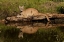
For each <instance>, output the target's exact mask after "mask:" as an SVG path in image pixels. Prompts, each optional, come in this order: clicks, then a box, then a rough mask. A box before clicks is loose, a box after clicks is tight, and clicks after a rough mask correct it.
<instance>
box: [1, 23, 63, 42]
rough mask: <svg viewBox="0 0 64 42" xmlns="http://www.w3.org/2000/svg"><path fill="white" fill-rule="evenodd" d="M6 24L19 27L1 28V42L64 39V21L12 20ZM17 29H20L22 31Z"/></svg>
mask: <svg viewBox="0 0 64 42" xmlns="http://www.w3.org/2000/svg"><path fill="white" fill-rule="evenodd" d="M6 25H7V26H13V27H17V28H15V29H14V28H12V29H4V30H1V33H0V34H1V35H0V42H63V41H64V23H61V22H59V23H57V22H47V23H46V22H21V23H14V22H12V23H8V24H6ZM17 29H20V31H19V30H17ZM18 37H19V38H18Z"/></svg>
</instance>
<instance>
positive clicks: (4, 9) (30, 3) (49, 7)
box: [0, 0, 64, 19]
mask: <svg viewBox="0 0 64 42" xmlns="http://www.w3.org/2000/svg"><path fill="white" fill-rule="evenodd" d="M61 2H62V5H64V0H62V1H61V0H57V1H56V0H0V19H1V18H6V16H12V15H17V14H18V13H20V10H19V8H18V6H19V5H21V6H22V5H24V6H25V8H30V7H32V8H36V9H37V10H38V11H39V12H42V13H59V11H60V10H64V9H59V10H57V9H58V8H57V7H58V6H59V8H60V7H61V6H60V5H59V4H60V3H61ZM60 13H61V12H60Z"/></svg>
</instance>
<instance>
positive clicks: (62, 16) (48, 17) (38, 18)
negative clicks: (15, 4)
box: [7, 14, 64, 21]
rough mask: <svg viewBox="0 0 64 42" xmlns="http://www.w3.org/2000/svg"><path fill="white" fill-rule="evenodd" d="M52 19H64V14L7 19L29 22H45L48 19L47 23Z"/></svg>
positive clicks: (9, 18)
mask: <svg viewBox="0 0 64 42" xmlns="http://www.w3.org/2000/svg"><path fill="white" fill-rule="evenodd" d="M50 18H51V19H52V18H55V19H56V18H64V14H40V15H36V16H31V17H28V18H17V17H16V16H12V17H7V20H9V21H19V20H20V21H29V20H43V19H47V21H50Z"/></svg>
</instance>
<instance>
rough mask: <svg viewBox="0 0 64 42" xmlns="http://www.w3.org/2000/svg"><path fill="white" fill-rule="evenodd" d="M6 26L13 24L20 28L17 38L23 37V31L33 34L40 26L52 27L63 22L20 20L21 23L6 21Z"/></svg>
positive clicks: (63, 24)
mask: <svg viewBox="0 0 64 42" xmlns="http://www.w3.org/2000/svg"><path fill="white" fill-rule="evenodd" d="M7 26H15V27H17V28H19V29H20V33H19V36H18V37H19V38H20V37H22V38H23V33H28V34H33V33H36V32H37V31H38V30H39V29H41V28H46V29H47V28H54V27H58V26H64V23H57V22H47V23H46V22H21V23H8V24H7Z"/></svg>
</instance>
